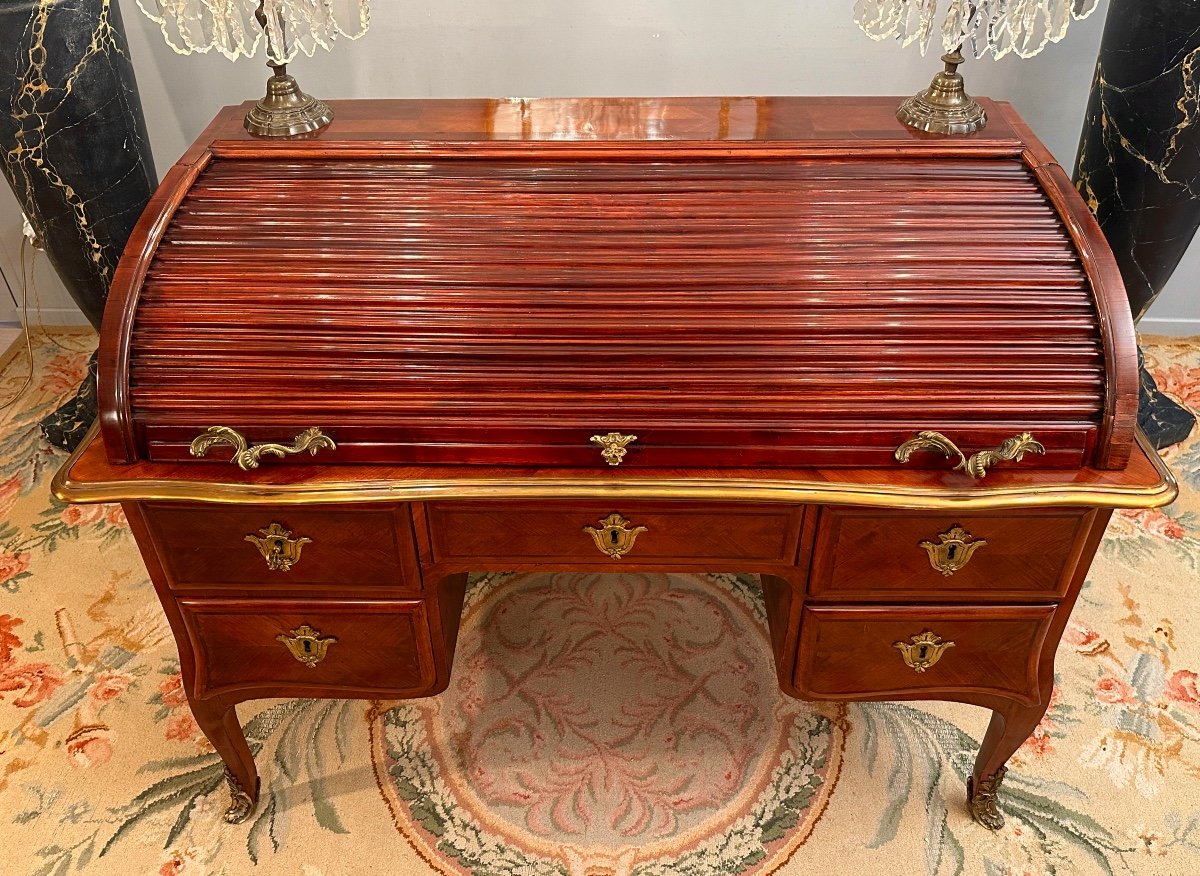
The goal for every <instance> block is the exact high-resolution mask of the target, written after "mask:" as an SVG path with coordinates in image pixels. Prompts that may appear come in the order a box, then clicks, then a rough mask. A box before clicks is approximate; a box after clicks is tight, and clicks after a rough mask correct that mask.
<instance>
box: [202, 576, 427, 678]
mask: <svg viewBox="0 0 1200 876" xmlns="http://www.w3.org/2000/svg"><path fill="white" fill-rule="evenodd" d="M179 609H180V612H181V614H182V615H183V622H184V625H185V626H186V628H187V630H188V634H189V639H190V641H191V645H192V647H193V648H194V649H195V653H196V658H197V674H196V681H195V685H194V688H193V690H194V692H195V695H196V696H198V697H200V698H208V697H212V696H214V695H220V694H226V695H227V694H231V693H236V694H238V695H239V696H240V697H241V698H242V699H247V698H250V697H253V696H301V697H311V696H316V697H356V696H357V697H362V696H367V697H376V696H379V697H387V696H423V695H425V694H426V693H427V692H428V691H429V690H430V689H432V688H433V686H434V681H435V674H436V673H435V669H434V663H433V653H432V648H433V644H432V641H431V638H430V629H429V623H428V619H427V616H426V615H427V612H426V608H425V603H424V602H421V601H418V600H406V601H400V600H392V601H385V600H365V599H360V600H332V599H324V600H297V599H274V600H268V599H213V598H204V599H197V598H192V597H185V598H180V600H179ZM303 624H307V625H309V626H311V627H313V628H315V629H317V630H319V631H320V633H321V635H322V636H323V637H333V638H336V639H337V642H335V643H334V644H331V645H329V646H328V652H327V654H326V656H325V658H324V659H323V660H322V661H321V662H320V663H318V664H316V665H315V666H312V667H309V666H307V665H306V664H304V663H301V662H300V661H299V660H297V659H295V658H294V657H293V656H292V655H291V652H289V651H288V650H287V647H286V646H285V645H284V644H283V643H281V642H280V641H278V639H277V638H276V637H277V636H279V635H286V634H287V633H289V632H291V631H292V630H294V629H296V628H298V627H300V626H301V625H303Z"/></svg>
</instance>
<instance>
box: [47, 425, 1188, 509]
mask: <svg viewBox="0 0 1200 876" xmlns="http://www.w3.org/2000/svg"><path fill="white" fill-rule="evenodd" d="M90 441H91V438H90V437H89V438H87V439H85V440H84V441H83V442H82V443H81V444H80V445H79V449H77V450H76V451H75V453H73V454H72V455H71V457H70V459H68V460H67V462H66V464H64V465H63V467H62V468H60V469H59V471H58V473H57V474H55V476H54V479H53V481H52V482H51V486H50V489H51V492H52V493H53V494H54V495H55V496H56V497H58V498H59V499H61V500H63V501H64V502H75V503H81V504H88V503H94V502H120V501H185V502H211V503H213V504H226V505H260V504H264V503H273V504H280V505H301V504H309V503H312V504H322V503H323V504H331V503H348V502H354V503H372V502H422V501H434V500H439V499H442V500H449V499H592V498H596V499H601V498H618V497H619V498H625V499H677V500H717V501H719V500H733V501H752V502H768V503H769V502H780V503H791V504H795V503H807V504H821V505H849V506H857V507H867V508H893V509H896V510H909V511H937V510H963V511H972V510H988V509H1001V508H1046V507H1089V508H1160V507H1162V506H1163V505H1169V504H1170V503H1171V502H1173V501H1174V500H1175V497H1176V496H1178V495H1179V486H1178V484H1177V483H1176V481H1175V476H1174V475H1173V474H1171V471H1170V469H1169V468H1167V466H1166V464H1165V463H1164V462H1163V461H1162V459H1161V458H1160V457H1159V456H1158V453H1157V452H1155V451H1154V450H1153V449H1152V448H1150V446H1149V444H1148V443H1147V442H1146V441H1145V438H1144V436H1142V435H1141V433H1140V431H1139V433H1138V443H1139V444H1140V445H1141V446H1142V448H1143V450H1145V451H1146V453H1147V455H1148V456H1149V457H1150V461H1151V463H1152V464H1153V466H1154V468H1155V470H1156V471H1157V472H1158V473H1159V476H1160V478H1161V481H1160V483H1158V484H1156V485H1154V486H1152V487H1105V486H1092V487H1078V486H1073V485H1070V484H1060V485H1054V486H1040V487H1010V488H998V487H991V488H989V487H969V488H967V489H953V490H951V489H938V488H933V487H897V486H889V485H887V484H831V483H829V482H828V481H803V480H797V481H761V480H753V479H749V478H736V479H734V478H715V479H714V478H622V479H621V480H600V479H573V478H566V477H564V478H544V479H542V478H539V479H536V480H533V479H528V478H509V479H500V478H465V477H464V478H452V479H441V480H436V481H432V480H411V481H400V480H364V481H344V482H333V481H331V482H327V483H323V484H321V485H319V486H307V485H304V484H278V485H263V484H247V483H230V482H228V481H222V482H213V481H207V482H200V481H191V480H186V481H184V480H169V479H163V480H159V479H145V480H138V481H96V482H93V483H78V482H76V481H73V480H71V478H70V477H69V476H68V475H69V472H70V470H71V467H72V465H73V464H74V463H75V460H76V459H77V457H78V456H80V455H81V454H82V453H83V450H84V449H85V448H86V447H87V446H88V445H89V443H90Z"/></svg>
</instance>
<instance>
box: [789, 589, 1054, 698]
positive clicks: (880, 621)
mask: <svg viewBox="0 0 1200 876" xmlns="http://www.w3.org/2000/svg"><path fill="white" fill-rule="evenodd" d="M1055 610H1056V607H1055V606H1053V605H1032V606H992V607H988V608H978V607H969V606H936V607H926V606H903V607H896V606H888V607H882V606H854V607H841V608H825V607H817V606H806V607H805V609H804V612H803V617H802V619H801V626H800V653H799V655H798V657H797V660H796V674H795V684H796V687H797V689H798V690H799V691H800V692H801V693H802V694H803V695H805V696H807V697H812V698H814V699H857V698H861V699H889V698H898V697H908V698H917V699H919V698H921V697H923V696H930V697H933V696H935V695H938V696H940V695H942V694H945V693H956V692H957V693H991V694H1001V695H1004V696H1007V697H1010V698H1012V699H1015V700H1018V701H1020V702H1022V703H1026V704H1029V705H1032V704H1034V703H1036V702H1038V700H1039V693H1040V692H1039V690H1038V663H1039V659H1040V655H1041V650H1042V645H1043V643H1044V641H1045V638H1046V632H1047V630H1048V629H1049V627H1050V621H1051V620H1052V618H1053V617H1054V612H1055ZM922 642H925V643H927V644H925V645H924V646H922ZM950 643H953V644H950ZM939 650H940V653H939ZM910 661H911V662H912V664H914V665H910Z"/></svg>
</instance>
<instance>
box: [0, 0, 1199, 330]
mask: <svg viewBox="0 0 1200 876" xmlns="http://www.w3.org/2000/svg"><path fill="white" fill-rule="evenodd" d="M120 2H121V8H122V12H123V13H124V15H125V22H126V27H127V29H128V31H129V39H130V44H131V49H132V52H133V56H134V61H135V65H136V67H137V75H138V83H139V85H140V86H141V91H142V96H143V100H144V102H145V105H146V111H147V116H148V118H149V126H150V138H151V141H152V142H153V144H154V150H155V158H156V160H157V162H158V166H159V172H160V173H162V172H163V171H165V169H166V168H167V167H169V166H170V165H171V164H172V163H173V162H174V161H175V159H176V158H177V157H178V156H179V154H180V153H181V152H182V151H183V149H184V147H185V146H186V145H187V144H188V143H190V142H191V141H192V140H193V139H194V138H195V137H196V136H197V135H198V134H199V132H200V130H201V129H202V128H203V127H204V125H205V124H206V123H207V122H208V120H209V119H210V118H211V117H212V115H213V114H214V113H215V112H216V110H217V108H218V107H220V106H222V105H225V104H230V103H240V102H241V101H243V100H246V99H248V98H257V97H258V96H259V95H260V94H261V93H262V88H263V83H264V81H265V76H266V73H267V71H266V68H265V67H264V66H262V62H261V59H253V60H250V61H247V60H245V59H242V60H240V61H238V62H237V63H230V62H229V61H226V60H225V59H224V58H222V57H220V56H219V55H217V54H215V53H212V54H210V55H207V56H200V55H198V56H191V57H181V56H178V55H176V54H174V53H173V52H172V51H171V50H170V49H169V48H168V47H167V46H166V45H165V43H164V42H163V40H162V39H161V36H160V35H159V33H158V30H157V27H156V26H155V25H154V24H153V23H152V22H150V21H148V20H147V19H145V18H144V17H143V16H142V15H141V13H140V12H139V11H138V9H137V5H136V3H135V2H134V0H120ZM853 5H854V4H853V0H835V2H829V0H757V2H754V3H745V4H741V3H730V2H727V0H720V2H718V0H604V2H600V0H592V2H583V0H436V2H430V0H423V2H418V0H374V8H373V17H374V21H373V24H372V27H371V30H370V31H369V32H368V33H367V35H366V36H364V37H363V38H362V39H361V40H359V41H357V42H342V43H340V44H338V45H337V46H335V48H334V51H333V52H331V53H321V54H320V55H318V56H317V57H315V58H312V59H307V58H303V57H301V58H300V59H299V60H298V61H297V62H296V63H294V64H293V65H292V67H291V72H293V73H294V74H295V75H296V76H297V78H299V80H300V83H301V85H302V86H303V87H305V88H306V89H307V90H309V91H311V92H313V93H315V94H318V95H319V96H321V97H325V98H345V97H482V96H488V97H499V96H503V97H510V96H519V97H535V96H554V95H584V96H586V95H653V94H668V95H679V94H739V95H746V94H895V95H904V94H909V93H912V92H914V91H916V90H917V89H918V88H921V87H924V86H925V85H927V84H928V82H929V78H930V76H931V75H932V74H933V72H934V71H935V70H936V69H937V68H938V66H939V64H938V61H937V53H935V52H931V53H930V54H929V55H928V56H926V57H925V58H922V57H921V56H920V54H919V53H918V52H917V51H916V50H915V49H914V48H912V47H910V48H908V49H902V48H901V47H900V46H899V45H898V44H895V43H890V42H888V43H873V42H871V40H869V39H868V38H867V37H865V36H864V35H863V34H862V33H860V32H859V31H858V29H857V28H856V27H855V26H854V23H853V21H852V20H851V16H852V9H853ZM748 9H753V12H752V13H751V12H748V11H747V10H748ZM1106 9H1107V2H1106V0H1105V2H1101V4H1100V8H1099V9H1098V10H1097V12H1096V13H1095V14H1094V15H1093V16H1092V17H1091V18H1090V19H1088V20H1086V21H1083V22H1076V23H1074V24H1073V25H1072V29H1071V32H1070V33H1069V35H1068V36H1067V38H1066V40H1064V41H1063V42H1062V43H1060V44H1058V45H1056V46H1050V47H1049V48H1047V49H1046V51H1045V52H1043V53H1042V54H1041V55H1040V56H1038V57H1037V58H1034V59H1031V60H1028V61H1021V60H1019V59H1016V58H1006V59H1004V60H1002V61H999V62H994V61H991V60H983V61H978V62H969V63H968V64H967V65H966V67H965V68H964V71H963V72H964V73H965V75H966V77H967V83H968V88H969V89H970V90H971V91H973V92H974V93H977V94H984V95H988V96H990V97H993V98H997V99H1002V100H1010V101H1012V102H1013V103H1014V104H1016V106H1017V108H1018V110H1020V112H1021V113H1022V114H1023V115H1024V116H1025V118H1026V120H1027V121H1028V122H1029V123H1030V124H1031V125H1032V126H1033V128H1034V130H1035V131H1036V132H1037V133H1038V135H1039V136H1040V137H1041V138H1042V139H1043V140H1044V141H1045V142H1046V144H1047V145H1048V146H1049V147H1050V149H1051V150H1052V151H1053V152H1054V154H1055V155H1056V156H1058V159H1059V161H1060V162H1061V163H1062V164H1063V165H1064V166H1066V167H1068V168H1069V167H1070V166H1071V163H1072V160H1073V158H1074V154H1075V147H1076V144H1077V142H1078V138H1079V130H1080V125H1081V122H1082V119H1083V113H1084V109H1085V105H1086V103H1087V92H1088V85H1089V83H1090V80H1091V73H1092V67H1093V65H1094V63H1095V58H1096V49H1097V46H1098V45H1099V41H1100V33H1101V30H1102V28H1103V21H1104V13H1105V11H1106ZM19 231H20V217H19V215H18V214H17V211H16V205H15V202H14V201H13V200H12V198H11V195H10V194H9V193H8V191H7V189H5V190H4V192H3V194H2V195H0V261H2V263H3V265H4V268H5V271H6V273H7V274H8V276H9V277H12V276H14V274H13V272H12V271H13V268H15V261H16V251H17V246H18V235H19ZM38 276H39V287H40V289H41V300H42V312H43V319H44V321H45V322H46V323H48V324H50V323H63V322H70V321H73V319H74V320H75V321H77V320H78V316H77V315H76V314H75V312H74V309H73V307H72V305H71V304H70V301H69V299H66V297H65V294H64V293H63V292H62V290H61V287H59V286H58V284H57V283H56V282H55V280H54V278H53V275H52V272H51V271H50V270H49V269H48V268H47V267H46V266H45V263H44V261H43V263H42V266H41V270H40V273H39V275H38ZM1198 284H1200V247H1193V248H1192V251H1191V252H1190V253H1189V257H1188V259H1187V260H1186V262H1185V263H1184V265H1183V266H1182V267H1181V268H1180V270H1179V272H1178V273H1177V274H1176V276H1175V278H1174V280H1173V281H1172V284H1171V286H1170V287H1169V288H1168V289H1167V291H1166V292H1165V293H1164V295H1163V297H1162V298H1161V299H1160V300H1159V302H1158V303H1157V304H1156V305H1155V307H1154V308H1153V309H1152V310H1151V312H1150V314H1149V316H1148V317H1147V318H1146V321H1145V322H1144V323H1143V325H1142V328H1143V330H1144V331H1152V332H1153V331H1172V332H1174V333H1177V334H1200V290H1197V289H1196V286H1197V285H1198ZM0 297H3V299H5V300H4V301H0V320H5V319H13V318H14V317H15V311H14V310H13V308H12V305H11V302H9V301H7V300H6V299H7V293H6V292H4V290H3V289H0Z"/></svg>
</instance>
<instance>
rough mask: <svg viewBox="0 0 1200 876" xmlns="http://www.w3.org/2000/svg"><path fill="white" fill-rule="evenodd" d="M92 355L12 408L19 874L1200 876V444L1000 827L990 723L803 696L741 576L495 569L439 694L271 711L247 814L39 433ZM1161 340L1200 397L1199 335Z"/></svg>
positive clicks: (0, 463)
mask: <svg viewBox="0 0 1200 876" xmlns="http://www.w3.org/2000/svg"><path fill="white" fill-rule="evenodd" d="M90 345H91V341H90V339H89V338H88V337H87V336H86V335H82V334H79V333H73V334H72V333H68V334H55V335H54V336H53V337H46V336H38V337H37V338H35V342H34V348H35V354H36V360H37V361H36V374H35V379H34V381H33V385H32V387H31V388H30V389H29V390H28V391H27V392H26V393H25V394H24V395H23V396H22V397H21V399H20V400H19V402H18V403H17V404H16V405H15V406H10V407H8V408H6V409H4V410H3V411H2V412H0V841H2V842H0V873H3V874H5V876H9V874H13V876H17V874H34V873H36V874H42V876H51V874H71V873H86V874H143V873H147V874H153V873H160V874H166V876H172V874H188V876H194V874H243V873H249V872H264V873H271V874H276V873H279V874H302V876H334V874H359V873H390V874H426V873H435V872H436V873H455V874H472V876H484V874H487V876H543V874H544V876H551V874H565V876H674V874H681V876H709V874H711V876H715V874H743V873H745V874H757V873H761V874H765V873H781V874H794V876H800V874H811V873H823V874H843V873H855V874H858V873H868V874H874V873H881V874H882V873H886V874H891V876H895V874H922V873H931V874H935V873H936V874H943V873H945V874H950V873H965V874H984V876H1002V874H1005V876H1006V874H1075V873H1078V874H1092V873H1145V874H1151V873H1153V874H1171V876H1190V874H1195V873H1200V676H1198V674H1197V673H1198V672H1200V627H1198V626H1197V625H1196V624H1195V623H1194V622H1189V618H1193V617H1195V615H1196V612H1197V604H1196V601H1195V600H1196V594H1197V590H1198V588H1197V584H1198V583H1200V519H1198V517H1197V513H1198V512H1200V500H1198V498H1197V490H1198V489H1200V436H1196V437H1195V438H1193V439H1192V440H1191V441H1190V442H1189V443H1188V444H1187V446H1185V447H1182V448H1176V449H1174V450H1172V451H1170V452H1169V454H1168V460H1169V462H1170V463H1171V464H1172V465H1173V466H1174V467H1175V469H1176V471H1177V473H1178V474H1179V476H1180V480H1181V485H1182V488H1183V495H1182V497H1181V499H1180V501H1179V502H1178V503H1177V504H1176V505H1174V506H1173V507H1171V508H1168V509H1166V510H1165V511H1164V512H1150V513H1140V514H1122V515H1120V516H1119V517H1118V518H1116V519H1115V520H1114V523H1113V524H1112V526H1111V528H1110V531H1109V535H1108V538H1107V540H1106V541H1105V543H1104V546H1103V548H1102V550H1101V554H1100V557H1099V559H1098V560H1097V563H1096V566H1095V568H1094V570H1093V573H1092V575H1091V578H1090V580H1089V583H1088V585H1087V589H1086V590H1085V592H1084V594H1083V597H1082V599H1081V602H1080V605H1079V607H1078V609H1077V610H1076V617H1075V622H1074V623H1073V625H1072V626H1071V627H1070V629H1069V632H1068V635H1067V638H1066V641H1065V642H1064V643H1063V646H1062V648H1061V650H1060V652H1059V659H1058V664H1057V672H1058V676H1057V682H1058V688H1057V695H1056V699H1055V703H1054V706H1053V707H1052V709H1051V711H1050V713H1049V715H1048V716H1047V719H1046V721H1045V722H1044V724H1043V726H1042V727H1041V728H1040V729H1039V731H1038V733H1037V735H1036V736H1035V738H1034V739H1033V740H1031V741H1030V742H1029V743H1028V744H1027V745H1026V746H1025V747H1024V748H1023V749H1022V750H1021V752H1020V753H1019V755H1018V757H1017V758H1016V760H1015V762H1014V764H1013V770H1012V773H1011V776H1010V780H1009V782H1008V787H1007V795H1006V798H1005V799H1006V804H1005V809H1006V811H1007V814H1008V826H1007V827H1006V828H1005V829H1004V830H1003V831H1001V832H1000V833H998V834H992V833H989V832H987V831H985V830H982V829H981V828H979V827H977V826H976V825H974V824H973V823H972V822H971V821H970V819H969V817H968V815H967V813H966V811H965V807H964V803H963V798H964V779H963V777H964V774H965V772H966V770H967V768H968V766H969V764H970V761H971V758H972V756H973V753H974V749H975V747H976V740H977V739H978V737H979V735H980V734H981V732H982V729H983V727H984V726H985V724H986V720H987V716H986V713H984V712H982V711H980V710H976V709H973V708H970V707H966V706H954V705H944V704H939V705H931V706H929V707H928V708H917V707H915V706H912V705H898V704H870V705H850V706H846V707H837V706H834V707H828V706H811V705H807V704H804V703H798V702H794V701H791V700H788V699H786V698H784V697H782V696H781V695H779V694H778V692H777V691H776V688H775V684H774V679H773V673H772V670H771V667H770V663H769V652H768V648H767V645H766V639H765V630H764V622H763V614H762V608H761V604H760V602H759V593H758V589H757V582H756V581H754V580H753V579H749V578H744V577H739V576H735V575H724V576H706V577H701V576H690V575H672V576H666V575H628V576H597V575H593V576H587V575H542V574H539V575H490V576H486V577H483V578H481V579H480V580H478V581H476V582H475V584H474V585H473V587H472V590H471V592H470V594H469V597H468V604H467V608H466V610H465V615H464V626H463V632H462V637H461V640H460V646H459V647H460V651H459V655H458V658H457V661H456V669H455V676H454V679H453V682H452V685H451V689H450V690H449V691H447V692H446V694H444V695H443V696H441V697H437V698H434V699H433V700H429V701H423V702H414V703H407V704H397V703H376V704H372V703H364V702H340V701H270V702H261V703H251V704H246V705H245V706H243V707H242V720H243V723H244V724H245V725H246V728H247V734H248V737H249V738H250V740H251V742H252V745H253V746H254V748H255V749H256V751H257V757H258V763H259V766H260V770H261V772H262V775H263V796H262V803H261V806H260V808H259V810H258V812H257V814H256V816H255V818H253V819H252V820H251V821H250V822H249V823H247V824H244V825H240V826H227V825H225V824H224V823H223V822H222V821H221V820H220V817H219V816H220V812H221V810H222V809H223V807H224V805H225V800H226V798H225V792H224V788H223V786H222V785H221V783H220V766H219V764H218V763H217V761H216V759H215V757H214V755H213V754H212V753H211V751H210V750H209V749H208V748H207V746H206V744H205V742H204V740H203V738H202V737H201V735H200V734H199V732H198V730H197V728H196V725H195V723H194V722H193V720H192V719H191V716H190V714H189V712H188V710H187V708H186V706H185V705H184V702H183V698H182V694H181V691H180V688H179V676H178V663H177V657H176V654H175V650H174V645H173V643H172V641H171V638H170V635H169V632H168V630H167V627H166V623H165V621H164V619H163V616H162V614H161V612H160V610H159V607H158V604H157V602H156V601H155V598H154V595H153V592H152V590H151V588H150V585H149V582H148V581H147V578H146V573H145V569H144V567H143V566H142V563H141V561H140V559H139V557H138V553H137V551H136V549H135V548H134V545H133V543H132V540H131V538H130V535H129V530H128V528H127V526H126V523H125V520H124V519H123V517H122V514H121V512H120V510H119V509H118V508H116V507H66V506H63V505H61V504H59V503H57V502H55V501H54V500H52V499H51V498H50V496H49V492H48V483H49V479H50V477H51V475H52V474H53V472H54V470H55V468H56V467H57V466H58V465H59V464H60V463H61V462H62V455H61V454H59V453H56V452H54V451H51V450H49V449H48V448H47V447H46V446H45V445H44V444H43V443H41V442H40V441H39V439H38V434H37V428H36V422H37V419H38V418H39V417H40V416H41V415H42V414H43V413H44V412H46V411H48V410H49V409H50V408H51V407H52V406H53V405H55V403H56V402H57V401H59V400H60V399H62V398H63V397H64V396H65V395H66V394H68V393H69V392H71V391H72V390H73V389H74V387H75V385H76V384H77V382H78V381H79V379H80V377H81V376H82V374H83V371H84V367H85V364H86V360H87V353H88V350H89V349H90ZM23 355H24V348H23V344H22V345H20V347H19V348H18V349H16V350H12V351H10V353H9V354H8V356H7V357H6V358H4V359H3V361H2V362H0V368H2V370H0V399H4V398H8V397H10V396H11V395H12V394H13V393H15V392H16V390H18V389H19V388H20V386H21V384H22V381H23V378H24V376H25V363H24V360H23V359H22V356H23ZM1147 355H1148V359H1149V362H1150V365H1151V367H1152V368H1153V370H1154V371H1155V373H1156V374H1157V375H1158V377H1159V379H1160V381H1161V383H1162V385H1163V386H1164V388H1165V389H1166V390H1167V391H1168V392H1170V393H1171V394H1172V395H1174V396H1175V397H1176V398H1179V399H1181V400H1182V401H1184V402H1186V403H1188V404H1190V405H1192V406H1193V407H1198V406H1200V339H1195V340H1193V341H1191V342H1187V341H1168V340H1166V339H1154V340H1152V341H1151V342H1150V343H1149V345H1148V347H1147Z"/></svg>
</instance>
